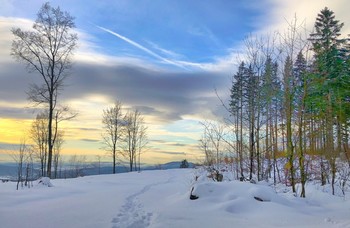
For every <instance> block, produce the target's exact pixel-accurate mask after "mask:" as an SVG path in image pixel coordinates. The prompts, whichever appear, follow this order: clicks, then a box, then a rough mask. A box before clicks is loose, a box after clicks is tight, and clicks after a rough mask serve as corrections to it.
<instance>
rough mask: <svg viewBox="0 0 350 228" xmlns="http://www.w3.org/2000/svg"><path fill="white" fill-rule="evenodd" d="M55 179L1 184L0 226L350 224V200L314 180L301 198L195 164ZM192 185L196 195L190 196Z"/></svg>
mask: <svg viewBox="0 0 350 228" xmlns="http://www.w3.org/2000/svg"><path fill="white" fill-rule="evenodd" d="M195 176H198V178H197V181H195ZM51 183H52V184H53V187H47V186H43V185H38V184H37V183H35V184H34V187H33V188H30V189H27V188H25V189H21V190H19V191H16V190H15V183H0V227H6V228H7V227H10V228H12V227H14V228H16V227H39V228H41V227H42V228H44V227H53V228H55V227H68V228H69V227H74V228H75V227H78V228H79V227H113V228H144V227H154V228H164V227H169V228H171V227H174V228H175V227H184V228H186V227H191V228H195V227H201V228H202V227H204V228H205V227H254V226H255V227H327V228H328V227H350V201H349V200H346V199H345V198H344V197H336V196H331V195H330V194H329V193H325V192H323V191H321V189H319V188H318V187H316V186H314V185H308V186H307V196H308V198H306V199H301V198H298V197H294V196H293V194H291V193H290V192H285V189H284V188H285V186H282V185H281V186H278V187H277V188H276V189H274V188H273V186H272V187H271V186H269V185H268V184H267V183H265V182H262V183H258V184H251V183H248V182H239V181H224V182H220V183H219V182H213V181H212V180H209V179H208V178H207V177H206V173H205V171H204V170H194V169H173V170H159V171H144V172H141V173H136V172H135V173H126V174H116V175H100V176H87V177H82V178H76V179H66V180H51ZM192 187H193V188H194V190H193V192H192V194H195V195H197V196H198V197H199V198H198V199H197V200H190V199H189V196H190V192H191V188H192ZM276 192H278V193H276ZM284 192H285V193H284ZM348 194H350V193H348ZM254 197H259V198H260V199H262V200H263V202H261V201H258V200H256V199H254Z"/></svg>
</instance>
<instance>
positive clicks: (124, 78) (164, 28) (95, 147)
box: [0, 0, 350, 163]
mask: <svg viewBox="0 0 350 228" xmlns="http://www.w3.org/2000/svg"><path fill="white" fill-rule="evenodd" d="M43 3H44V1H41V0H31V1H21V0H0V5H1V7H0V69H1V71H0V127H1V128H0V153H1V149H3V151H5V150H8V145H9V144H11V145H12V144H16V143H18V142H19V137H20V136H21V134H25V132H27V129H28V126H30V122H31V120H32V119H34V117H35V114H36V110H35V109H33V108H32V107H30V105H29V104H28V101H27V100H26V93H25V91H26V90H27V89H28V86H29V84H30V83H35V82H37V81H39V80H40V78H39V77H38V76H37V75H35V74H28V72H26V70H25V68H24V66H23V65H21V64H19V63H17V62H15V61H14V59H12V58H11V56H10V55H9V54H10V48H11V41H12V39H13V36H12V34H11V32H10V29H11V28H12V27H18V26H19V27H21V28H23V29H30V27H31V25H32V24H33V21H34V20H35V18H36V13H37V12H38V10H39V8H40V7H41V5H42V4H43ZM51 5H52V6H54V7H56V6H58V5H59V6H60V7H61V9H62V10H65V11H68V12H69V13H70V14H71V15H73V16H74V17H75V18H76V19H75V23H76V27H77V28H76V32H78V35H79V47H78V49H77V50H76V53H75V56H74V67H73V70H72V72H71V76H70V77H69V78H68V79H67V81H66V84H67V85H68V86H67V87H66V88H65V90H64V93H62V96H61V102H62V103H63V104H67V105H70V106H71V107H73V108H75V109H76V110H78V111H79V118H78V119H75V120H73V121H71V122H70V123H67V124H66V125H65V126H64V128H65V129H66V143H65V144H64V153H66V154H74V153H84V154H87V155H89V156H91V157H93V156H95V155H100V154H102V153H103V152H102V151H101V150H100V147H101V144H100V143H99V140H100V139H101V128H102V126H101V114H102V110H103V109H105V108H107V107H108V106H111V105H112V104H113V102H114V101H115V100H116V99H118V100H120V101H121V102H122V103H123V104H124V105H125V107H126V108H137V109H139V110H140V111H141V113H143V114H144V115H145V118H146V121H147V124H148V128H149V139H150V146H151V148H150V150H149V152H148V153H147V156H146V155H145V160H146V161H147V162H148V163H160V162H164V161H171V160H181V159H183V158H184V155H185V156H187V158H188V159H190V160H191V159H192V160H195V159H197V158H199V157H201V152H200V150H199V149H198V145H197V142H198V139H199V138H200V134H201V131H202V128H201V126H200V124H199V122H200V121H203V120H206V119H209V120H216V119H220V118H222V117H223V116H224V115H225V111H224V110H223V108H222V107H221V104H220V102H219V100H218V99H217V97H216V94H215V89H216V90H217V91H218V92H219V94H220V95H221V96H222V97H223V99H224V100H225V99H227V95H228V91H229V88H230V80H231V76H232V74H233V72H234V71H235V69H236V66H237V63H238V58H237V56H238V54H240V53H241V51H242V49H243V39H244V38H245V37H246V36H247V35H249V34H258V35H261V34H266V33H271V32H273V31H276V30H279V31H281V30H283V29H285V28H286V20H291V19H292V18H293V17H294V15H297V17H298V18H299V19H300V20H301V21H303V20H305V21H306V26H307V28H308V29H310V30H311V29H312V25H313V23H314V20H315V18H316V15H317V13H318V12H319V11H320V10H321V9H322V8H324V7H325V6H328V7H329V8H331V9H332V10H334V11H335V14H336V17H337V18H338V19H339V20H340V21H342V22H345V27H344V29H343V31H344V33H350V29H349V24H350V23H348V22H350V16H349V13H348V9H349V7H348V6H349V3H348V1H346V0H309V1H304V0H285V1H280V0H251V1H247V0H246V1H243V0H241V1H238V0H231V1H230V0H220V1H219V0H215V1H209V0H179V1H170V0H139V1H130V0H118V1H101V0H90V1H86V0H74V1H72V0H56V1H51ZM3 153H4V152H3ZM106 159H107V158H106Z"/></svg>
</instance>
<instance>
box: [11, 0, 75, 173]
mask: <svg viewBox="0 0 350 228" xmlns="http://www.w3.org/2000/svg"><path fill="white" fill-rule="evenodd" d="M73 20H74V18H73V17H72V16H71V15H70V14H69V13H68V12H63V11H61V9H60V8H59V7H57V8H54V7H51V6H50V4H49V3H45V4H43V6H42V7H41V9H40V10H39V12H38V14H37V19H36V21H35V23H34V25H33V30H31V31H23V30H21V29H20V28H13V29H12V33H13V35H14V36H15V39H14V40H13V42H12V52H11V54H12V56H14V58H16V59H17V60H18V61H21V62H23V63H25V64H26V66H27V68H28V71H29V72H36V73H39V75H40V76H41V78H42V80H43V83H42V84H39V85H38V84H35V85H31V87H30V90H29V92H28V96H29V99H30V100H31V101H33V102H34V103H35V104H36V105H45V107H46V108H47V110H48V159H47V176H48V177H51V165H52V155H53V147H54V143H55V141H54V136H53V134H54V126H53V122H54V118H55V117H54V115H55V110H56V107H57V101H58V95H59V92H60V91H61V90H62V89H63V86H64V84H63V82H64V79H65V78H66V77H67V76H68V70H69V68H70V67H71V58H70V57H71V55H72V53H73V50H74V48H75V46H76V42H77V39H78V36H77V34H75V33H71V32H70V31H71V29H73V28H74V27H75V25H74V21H73Z"/></svg>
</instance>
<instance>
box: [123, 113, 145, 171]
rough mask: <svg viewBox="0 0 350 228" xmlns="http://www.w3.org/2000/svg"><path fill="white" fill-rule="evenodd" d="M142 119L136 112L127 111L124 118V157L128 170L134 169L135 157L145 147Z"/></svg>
mask: <svg viewBox="0 0 350 228" xmlns="http://www.w3.org/2000/svg"><path fill="white" fill-rule="evenodd" d="M146 129H147V128H146V127H145V125H144V119H143V116H142V115H141V113H140V112H139V111H138V110H135V111H129V112H128V113H127V114H126V115H125V117H124V155H125V157H127V159H128V161H129V170H130V171H131V172H132V171H133V169H134V168H135V169H136V159H137V155H139V156H140V155H141V152H142V149H143V148H144V147H145V146H146V145H147V142H148V141H147V137H146Z"/></svg>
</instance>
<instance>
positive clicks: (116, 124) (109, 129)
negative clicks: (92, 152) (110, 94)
mask: <svg viewBox="0 0 350 228" xmlns="http://www.w3.org/2000/svg"><path fill="white" fill-rule="evenodd" d="M102 124H103V129H104V132H103V133H102V140H103V144H104V149H105V150H106V151H108V152H109V153H110V154H111V156H112V158H113V173H115V168H116V162H117V149H118V145H117V144H118V143H119V140H120V139H121V136H122V126H123V124H124V120H123V115H122V103H121V102H120V101H116V102H115V104H114V106H113V107H110V108H107V109H105V110H103V115H102Z"/></svg>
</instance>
